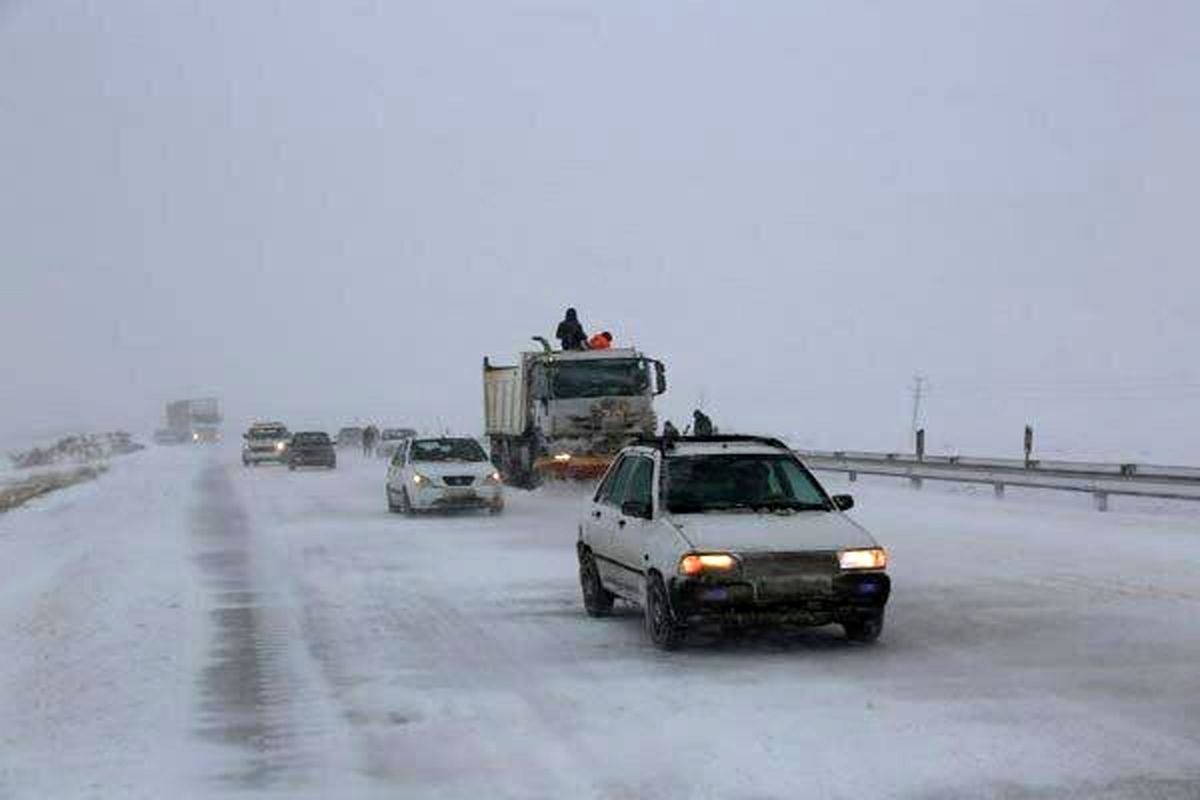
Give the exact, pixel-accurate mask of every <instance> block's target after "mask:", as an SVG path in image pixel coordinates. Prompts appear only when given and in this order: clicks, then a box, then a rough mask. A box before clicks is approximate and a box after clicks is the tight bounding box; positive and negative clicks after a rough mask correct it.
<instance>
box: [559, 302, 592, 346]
mask: <svg viewBox="0 0 1200 800" xmlns="http://www.w3.org/2000/svg"><path fill="white" fill-rule="evenodd" d="M554 337H555V338H556V339H558V341H560V342H562V349H563V350H586V349H587V334H586V333H584V332H583V325H581V324H580V322H579V315H578V314H577V313H575V309H573V308H568V309H567V313H566V316H565V317H563V321H562V322H560V323H558V330H557V331H555V333H554Z"/></svg>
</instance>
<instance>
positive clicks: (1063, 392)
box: [0, 0, 1200, 463]
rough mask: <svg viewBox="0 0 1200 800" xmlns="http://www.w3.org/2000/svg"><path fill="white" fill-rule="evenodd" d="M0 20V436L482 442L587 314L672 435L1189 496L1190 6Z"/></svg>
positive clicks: (305, 8) (1198, 394)
mask: <svg viewBox="0 0 1200 800" xmlns="http://www.w3.org/2000/svg"><path fill="white" fill-rule="evenodd" d="M920 8H921V11H920V12H914V11H913V10H912V9H905V8H900V7H896V8H889V7H877V6H872V5H869V4H865V3H850V4H839V5H838V6H837V7H836V8H829V7H822V6H818V5H815V4H813V5H808V4H795V3H784V2H764V3H758V4H754V5H753V6H747V5H737V6H724V5H721V4H713V3H700V4H682V3H668V4H656V5H654V6H653V7H643V6H641V5H638V4H605V5H603V6H599V5H595V4H590V3H583V2H571V1H570V0H563V1H562V2H553V1H552V0H513V2H505V3H465V2H464V3H446V4H442V3H438V4H429V5H428V6H426V5H421V4H402V3H395V4H385V3H371V2H361V3H353V4H340V3H338V4H332V3H331V4H320V3H292V4H288V5H287V6H286V7H285V6H283V5H276V4H240V3H239V4H235V3H224V4H193V3H183V2H172V3H154V2H122V3H106V4H102V5H101V4H78V3H47V4H40V3H39V4H33V3H11V4H8V5H4V4H0V114H2V115H3V125H0V151H2V152H4V153H5V154H6V155H7V156H8V158H6V159H4V160H3V161H2V162H0V183H2V184H3V185H4V186H5V189H6V190H5V191H4V192H3V194H0V265H2V269H3V274H4V277H5V281H4V290H5V291H4V294H3V297H4V313H3V314H0V338H2V339H3V341H4V342H5V344H6V347H5V350H4V352H5V353H6V354H7V361H8V363H7V373H6V374H7V375H8V376H9V379H8V380H7V381H5V387H4V389H3V390H2V398H3V401H2V405H3V408H4V412H5V413H4V417H3V420H2V421H0V440H3V441H19V440H21V439H22V438H29V437H35V436H38V435H41V434H43V433H45V432H50V431H54V432H59V431H74V430H80V429H87V430H99V429H110V428H128V429H130V430H133V431H136V432H138V433H140V434H145V433H147V432H149V431H152V430H153V429H154V428H156V427H160V426H161V425H162V406H163V404H164V403H165V402H167V401H169V400H173V399H178V398H185V397H191V396H207V395H214V396H218V397H220V398H221V401H222V403H223V406H224V411H225V417H226V436H227V437H231V436H234V435H236V433H237V432H238V431H239V429H240V428H241V427H242V426H243V425H244V424H246V423H248V422H250V421H251V420H253V419H281V420H283V421H285V422H288V423H289V424H291V425H293V427H309V426H320V427H323V428H324V429H326V430H331V432H332V431H334V430H336V428H337V427H338V426H340V425H343V424H349V423H352V422H355V421H365V420H371V421H373V422H375V423H376V424H378V425H380V426H386V425H397V426H402V425H414V426H417V427H424V428H432V427H448V428H450V429H452V430H455V431H458V432H464V433H466V432H472V433H473V432H478V431H480V430H482V419H481V406H482V390H481V386H480V368H481V363H482V360H483V358H484V357H485V356H487V357H490V358H491V359H492V360H493V361H494V362H497V363H513V362H514V359H515V358H516V354H517V353H518V352H519V351H521V350H524V349H530V348H531V346H532V344H533V343H532V342H531V341H530V337H531V336H534V335H541V336H547V337H548V336H550V335H551V334H552V333H553V331H554V326H555V325H556V323H557V322H558V320H559V319H560V318H561V316H562V312H563V310H564V308H566V307H567V306H574V307H576V308H578V309H579V312H580V316H581V318H582V320H583V323H584V325H585V327H587V329H588V331H589V332H593V331H598V330H602V329H607V330H611V331H613V332H614V333H615V334H616V337H617V344H618V345H633V346H636V347H638V348H639V349H641V350H642V351H643V352H644V353H646V354H647V355H649V356H651V357H655V358H661V359H662V360H663V361H665V362H666V364H667V376H668V381H669V386H670V388H669V391H668V392H667V394H666V395H665V396H664V397H663V398H661V399H660V401H659V402H660V405H659V417H660V419H671V420H673V421H675V423H676V424H679V425H680V426H681V427H682V424H683V423H685V422H686V421H687V417H688V416H689V414H690V411H691V409H693V408H695V407H696V406H697V405H701V404H703V406H704V407H705V408H706V409H707V410H708V411H709V413H711V415H712V416H713V418H714V420H715V421H716V423H717V424H718V425H719V426H721V427H722V428H723V429H727V430H746V431H755V432H763V433H774V434H780V435H786V436H789V437H793V438H794V440H795V441H796V442H797V443H800V444H805V445H810V446H814V447H827V448H834V447H837V448H846V449H851V448H858V449H895V448H900V447H907V446H908V445H909V438H908V437H909V422H910V414H911V402H912V400H911V395H910V385H911V383H912V379H913V376H914V375H918V374H919V375H922V376H926V377H927V378H928V379H929V381H930V384H931V387H932V388H931V392H930V393H929V395H928V397H927V398H926V399H925V401H924V405H923V414H922V423H923V424H924V425H925V426H926V427H927V428H928V429H929V445H930V449H931V450H958V451H961V452H968V453H981V454H996V455H1013V454H1016V453H1017V452H1019V448H1020V435H1021V429H1022V427H1023V426H1024V424H1026V423H1027V422H1028V423H1032V424H1034V425H1035V427H1036V428H1037V431H1038V446H1039V448H1041V450H1042V451H1044V452H1047V453H1056V454H1060V455H1064V456H1078V457H1106V458H1129V459H1138V460H1144V461H1159V462H1186V463H1200V455H1197V450H1198V448H1200V428H1198V426H1197V425H1196V424H1195V422H1194V416H1195V415H1194V412H1193V408H1194V406H1195V404H1196V401H1197V399H1198V398H1200V368H1198V367H1197V362H1196V359H1195V358H1194V356H1193V355H1192V352H1191V347H1192V346H1193V343H1194V341H1195V339H1196V335H1195V334H1196V329H1197V327H1196V323H1195V319H1194V317H1195V311H1194V305H1195V302H1196V301H1195V299H1194V298H1195V296H1196V294H1197V289H1200V270H1197V269H1196V267H1195V264H1194V262H1195V257H1194V256H1195V253H1196V244H1197V242H1196V239H1197V231H1196V228H1195V226H1194V225H1192V224H1191V223H1190V217H1191V216H1192V211H1193V209H1194V208H1195V207H1196V205H1197V203H1196V200H1197V196H1196V195H1197V189H1196V187H1197V185H1200V157H1198V156H1197V152H1196V146H1195V142H1196V141H1198V140H1200V103H1198V102H1197V101H1198V100H1200V96H1198V95H1200V63H1197V58H1196V56H1195V53H1196V52H1197V33H1196V32H1197V31H1200V7H1197V6H1195V5H1193V4H1186V3H1176V4H1168V3H1164V4H1156V5H1155V6H1153V7H1152V8H1147V7H1142V6H1137V5H1135V4H1099V3H1084V2H1070V3H1067V2H1063V3H1054V4H1034V3H1028V4H1024V3H1022V4H1007V5H1005V6H1003V7H1002V6H993V5H983V4H974V5H967V4H952V3H926V4H922V5H921V6H920Z"/></svg>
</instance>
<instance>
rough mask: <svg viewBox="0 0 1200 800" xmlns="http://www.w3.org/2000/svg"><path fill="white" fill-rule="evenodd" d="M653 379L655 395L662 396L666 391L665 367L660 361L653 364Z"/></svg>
mask: <svg viewBox="0 0 1200 800" xmlns="http://www.w3.org/2000/svg"><path fill="white" fill-rule="evenodd" d="M654 377H655V378H656V379H657V380H656V381H655V383H657V384H658V385H657V386H655V387H654V393H655V394H663V393H664V392H666V391H667V366H666V364H664V363H663V362H661V361H655V362H654Z"/></svg>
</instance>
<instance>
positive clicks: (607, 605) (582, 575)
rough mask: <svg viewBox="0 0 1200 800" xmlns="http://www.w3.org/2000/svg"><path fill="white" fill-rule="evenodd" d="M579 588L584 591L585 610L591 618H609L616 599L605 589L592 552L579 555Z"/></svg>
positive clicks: (583, 552) (588, 551)
mask: <svg viewBox="0 0 1200 800" xmlns="http://www.w3.org/2000/svg"><path fill="white" fill-rule="evenodd" d="M579 588H580V589H582V590H583V610H584V611H586V612H587V615H588V616H589V617H607V616H608V615H609V614H611V613H612V607H613V601H614V600H615V599H616V597H615V596H614V595H613V593H612V592H610V591H609V590H608V589H605V588H604V584H603V582H601V580H600V570H599V569H598V568H597V567H596V557H595V556H593V555H592V551H591V550H584V551H582V552H581V553H580V554H579Z"/></svg>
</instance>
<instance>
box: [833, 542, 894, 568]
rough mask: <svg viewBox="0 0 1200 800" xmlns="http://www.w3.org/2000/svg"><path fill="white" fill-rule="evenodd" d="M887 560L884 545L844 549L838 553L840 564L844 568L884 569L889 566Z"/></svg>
mask: <svg viewBox="0 0 1200 800" xmlns="http://www.w3.org/2000/svg"><path fill="white" fill-rule="evenodd" d="M887 561H888V558H887V551H886V550H884V549H883V548H882V547H869V548H864V549H862V550H843V551H842V552H840V553H838V566H840V567H841V568H842V569H883V568H884V567H886V566H887Z"/></svg>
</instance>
